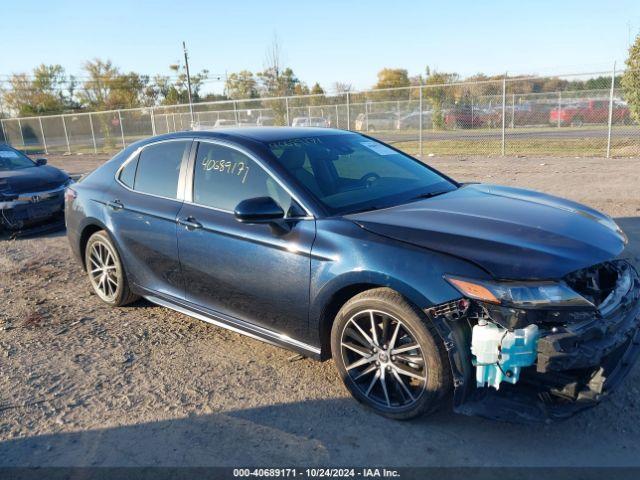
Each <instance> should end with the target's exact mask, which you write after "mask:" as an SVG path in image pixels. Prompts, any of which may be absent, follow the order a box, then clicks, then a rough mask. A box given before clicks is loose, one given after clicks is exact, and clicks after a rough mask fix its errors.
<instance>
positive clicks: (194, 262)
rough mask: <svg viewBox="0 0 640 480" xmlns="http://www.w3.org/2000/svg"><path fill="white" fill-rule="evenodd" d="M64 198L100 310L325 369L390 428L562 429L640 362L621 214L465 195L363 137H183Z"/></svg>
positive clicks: (108, 167) (133, 152)
mask: <svg viewBox="0 0 640 480" xmlns="http://www.w3.org/2000/svg"><path fill="white" fill-rule="evenodd" d="M68 191H69V194H68V195H67V196H66V199H67V202H66V212H67V225H68V229H67V235H68V239H69V243H70V245H71V249H72V251H73V252H74V254H75V256H76V258H77V259H78V261H79V262H80V264H81V265H82V266H83V267H84V268H85V269H86V271H87V274H88V277H89V281H90V284H91V287H92V288H93V290H94V291H95V293H96V294H97V296H98V298H100V299H101V300H102V301H103V302H105V303H106V304H108V305H111V306H120V305H125V304H129V303H131V302H133V301H134V300H135V299H136V298H138V297H139V296H142V297H145V298H147V299H148V300H149V301H151V302H154V303H156V304H158V305H162V306H165V307H167V308H170V309H173V310H176V311H178V312H182V313H185V314H187V315H191V316H192V317H195V318H197V319H200V320H204V321H206V322H210V323H213V324H215V325H218V326H221V327H225V328H229V329H231V330H234V331H236V332H239V333H244V334H246V335H249V336H251V337H253V338H257V339H261V340H264V341H266V342H269V343H273V344H275V345H279V346H283V347H286V348H290V349H292V350H295V351H297V352H300V353H301V354H302V355H305V356H308V357H312V358H315V359H319V360H326V359H328V358H333V360H334V361H335V364H336V367H337V369H338V371H339V373H340V376H341V377H342V379H343V381H344V383H345V385H346V387H347V388H348V389H349V391H350V392H351V393H352V394H353V396H354V397H355V398H356V399H357V400H359V401H360V402H362V403H363V404H365V405H366V406H368V407H370V408H371V409H373V410H374V411H375V412H377V413H379V414H382V415H385V416H387V417H390V418H396V419H404V418H411V417H414V416H416V415H419V414H422V413H425V412H430V411H433V410H434V409H435V408H438V407H440V406H443V405H447V404H449V403H448V402H450V401H452V403H453V408H454V409H455V411H458V412H464V413H477V414H481V415H485V416H489V417H493V418H500V419H503V420H505V419H506V420H545V421H546V420H548V419H555V418H562V417H565V416H568V415H571V414H572V413H575V412H576V411H579V410H581V409H583V408H585V407H588V406H591V405H594V404H596V403H597V402H598V401H599V400H600V398H601V397H603V396H604V394H606V393H607V392H609V391H610V390H611V389H612V388H614V386H615V385H616V384H617V383H619V381H620V380H621V379H622V378H624V376H625V375H626V373H627V372H628V371H629V369H631V368H632V366H633V364H634V361H635V359H636V358H637V355H638V351H639V349H640V333H639V324H640V278H639V277H638V273H637V272H636V270H635V269H634V267H633V266H632V264H631V263H630V262H629V261H628V260H627V259H628V258H629V257H630V255H631V252H630V251H629V250H628V249H627V248H626V245H627V240H626V237H625V235H624V234H623V232H622V231H621V230H620V228H619V227H618V226H617V225H616V223H615V222H614V221H613V220H612V219H611V218H609V217H607V216H606V215H604V214H602V213H599V212H597V211H595V210H593V209H591V208H589V207H586V206H584V205H580V204H578V203H575V202H572V201H569V200H563V199H560V198H557V197H552V196H550V195H546V194H543V193H537V192H534V191H529V190H523V189H519V188H510V187H501V186H497V185H483V184H461V183H458V182H456V181H455V180H453V179H451V178H449V177H447V176H446V175H444V174H442V173H440V172H438V171H437V170H435V169H433V168H431V167H430V166H428V165H425V164H424V163H422V162H420V161H418V160H416V159H414V158H412V157H410V156H408V155H406V154H404V153H402V152H401V151H399V150H397V149H395V148H393V147H391V146H388V145H386V144H384V143H382V142H379V141H376V140H373V139H371V138H368V137H365V136H363V135H360V134H358V133H353V132H345V131H341V130H334V129H326V128H285V127H283V128H273V127H270V128H266V127H259V128H244V129H237V130H233V129H228V130H225V131H224V132H217V131H202V132H178V133H173V134H168V135H164V136H159V137H153V138H149V139H146V140H143V141H140V142H137V143H135V144H133V145H131V146H129V147H127V148H126V149H124V150H123V151H121V152H120V153H118V154H117V155H116V156H115V157H114V158H113V159H111V160H110V161H109V162H106V163H105V164H103V165H102V166H101V167H99V168H98V169H96V170H95V171H93V172H92V173H91V174H89V175H87V176H86V177H84V179H83V180H82V181H80V182H78V183H77V184H75V185H73V186H72V188H69V190H68Z"/></svg>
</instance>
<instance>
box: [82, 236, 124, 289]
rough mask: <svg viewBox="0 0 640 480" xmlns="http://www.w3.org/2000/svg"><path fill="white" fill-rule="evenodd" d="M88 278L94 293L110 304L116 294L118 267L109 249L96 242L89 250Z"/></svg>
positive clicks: (104, 244)
mask: <svg viewBox="0 0 640 480" xmlns="http://www.w3.org/2000/svg"><path fill="white" fill-rule="evenodd" d="M89 277H90V278H91V283H92V285H93V288H94V289H95V291H96V293H97V294H98V295H99V296H100V297H101V298H102V299H103V300H105V301H107V302H112V301H113V300H114V299H115V297H116V294H117V292H118V267H117V265H116V260H115V255H114V253H113V251H112V250H111V247H110V246H109V245H107V244H106V243H104V242H102V241H100V240H98V241H95V242H93V243H92V244H91V248H90V250H89Z"/></svg>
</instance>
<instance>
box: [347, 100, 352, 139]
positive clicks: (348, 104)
mask: <svg viewBox="0 0 640 480" xmlns="http://www.w3.org/2000/svg"><path fill="white" fill-rule="evenodd" d="M347 130H351V103H350V101H349V92H347Z"/></svg>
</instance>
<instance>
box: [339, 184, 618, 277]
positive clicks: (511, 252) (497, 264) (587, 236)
mask: <svg viewBox="0 0 640 480" xmlns="http://www.w3.org/2000/svg"><path fill="white" fill-rule="evenodd" d="M346 218H348V219H350V220H352V221H355V222H356V223H358V224H359V225H360V226H361V227H363V228H365V229H367V230H369V231H371V232H374V233H377V234H379V235H384V236H386V237H389V238H394V239H397V240H400V241H403V242H408V243H411V244H414V245H418V246H421V247H424V248H429V249H431V250H437V251H440V252H444V253H447V254H451V255H455V256H457V257H460V258H464V259H466V260H469V261H471V262H473V263H475V264H477V265H479V266H480V267H482V268H483V269H485V270H486V271H487V272H489V273H490V274H491V275H493V276H494V277H496V278H500V279H559V278H561V277H563V276H564V275H566V274H567V273H569V272H572V271H575V270H578V269H580V268H584V267H588V266H591V265H593V264H596V263H599V262H603V261H605V260H608V259H611V258H613V257H616V256H618V255H619V254H620V253H621V252H622V251H623V250H624V248H625V245H626V243H627V239H626V237H625V235H624V233H623V232H622V230H620V229H619V228H618V226H617V225H616V224H615V222H613V220H611V219H610V218H609V217H607V216H606V215H603V214H602V213H600V212H598V211H596V210H593V209H591V208H589V207H586V206H584V205H580V204H578V203H575V202H572V201H569V200H564V199H561V198H557V197H553V196H550V195H546V194H543V193H538V192H534V191H530V190H523V189H517V188H509V187H502V186H498V185H485V184H471V185H465V186H462V187H461V188H459V189H457V190H454V191H451V192H448V193H445V194H442V195H439V196H437V197H433V198H430V199H424V200H420V201H416V202H413V203H409V204H405V205H398V206H395V207H391V208H386V209H382V210H374V211H370V212H364V213H357V214H352V215H348V216H347V217H346ZM450 273H456V272H450Z"/></svg>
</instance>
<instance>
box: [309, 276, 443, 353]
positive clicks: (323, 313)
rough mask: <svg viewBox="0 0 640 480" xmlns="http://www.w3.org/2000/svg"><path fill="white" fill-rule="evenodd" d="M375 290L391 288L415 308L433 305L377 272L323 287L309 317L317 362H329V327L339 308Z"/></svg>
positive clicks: (334, 282)
mask: <svg viewBox="0 0 640 480" xmlns="http://www.w3.org/2000/svg"><path fill="white" fill-rule="evenodd" d="M374 288H390V289H391V290H394V291H396V292H398V293H399V294H400V295H402V296H404V297H406V298H407V300H409V301H410V302H411V303H413V304H414V305H416V306H417V307H418V308H424V307H425V306H428V305H431V304H432V303H431V302H430V301H429V300H428V299H427V298H426V297H425V296H424V295H422V294H421V293H420V292H418V291H417V290H416V289H414V288H413V287H411V286H409V285H408V284H406V283H404V282H402V281H400V280H397V279H395V278H392V277H389V276H388V275H384V274H381V273H377V272H358V274H356V273H355V272H351V273H349V274H345V275H343V276H341V277H338V278H336V279H334V281H333V282H331V284H330V285H327V286H325V287H324V288H323V289H322V291H321V292H320V294H319V295H318V297H317V298H316V301H315V302H314V305H315V306H314V307H312V317H311V318H317V319H318V320H317V321H318V329H319V331H318V334H319V339H320V360H322V361H324V360H328V359H329V358H331V327H332V326H333V322H334V320H335V317H336V315H337V314H338V312H339V311H340V309H341V308H342V306H343V305H344V304H345V303H346V302H347V301H349V299H351V298H352V297H354V296H356V295H358V294H359V293H362V292H364V291H366V290H371V289H374Z"/></svg>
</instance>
